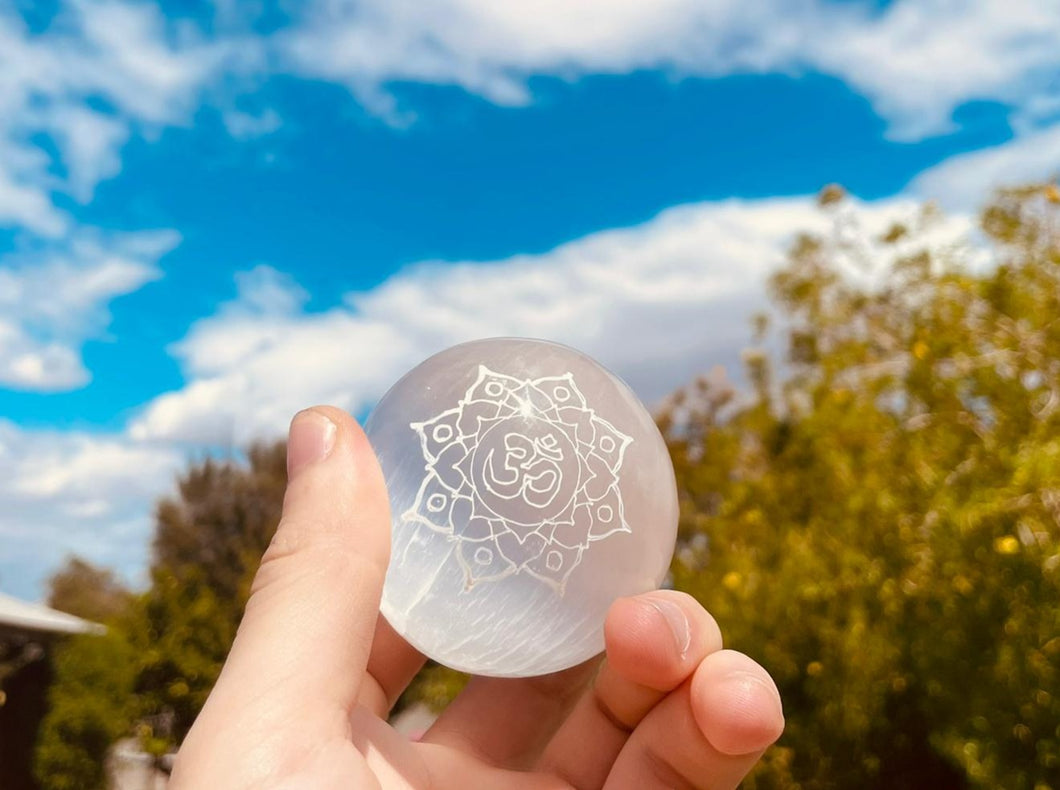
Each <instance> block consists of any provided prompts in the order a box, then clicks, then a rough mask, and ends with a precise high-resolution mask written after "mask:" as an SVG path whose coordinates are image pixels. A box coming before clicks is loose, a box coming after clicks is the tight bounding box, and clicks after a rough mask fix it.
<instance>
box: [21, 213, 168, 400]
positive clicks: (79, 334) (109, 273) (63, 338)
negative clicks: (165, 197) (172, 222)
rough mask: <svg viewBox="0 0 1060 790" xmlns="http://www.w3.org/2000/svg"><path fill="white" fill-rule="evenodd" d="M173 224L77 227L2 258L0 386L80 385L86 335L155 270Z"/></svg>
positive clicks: (99, 328)
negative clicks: (134, 229)
mask: <svg viewBox="0 0 1060 790" xmlns="http://www.w3.org/2000/svg"><path fill="white" fill-rule="evenodd" d="M178 240H179V236H178V235H177V234H176V233H175V232H173V231H150V232H148V231H141V232H139V233H125V234H120V233H119V234H115V233H101V232H95V231H90V230H81V231H79V232H77V233H75V234H74V236H73V237H72V238H70V239H66V240H64V241H62V242H60V243H56V242H46V243H43V244H39V245H35V246H34V247H33V248H32V249H30V250H27V251H24V252H21V253H16V254H12V255H9V256H7V257H5V258H4V260H3V262H2V263H0V386H7V387H11V388H14V389H26V390H40V391H54V390H64V389H71V388H74V387H78V386H81V385H83V384H85V383H87V381H88V380H89V373H88V371H87V370H86V369H85V367H84V364H83V363H82V361H81V347H82V345H83V344H84V343H85V341H86V340H89V339H92V338H98V337H100V336H101V335H102V334H103V333H104V332H105V330H106V328H107V324H108V323H109V322H110V314H109V312H108V310H107V305H108V304H109V303H110V302H111V300H113V299H114V298H115V297H118V296H121V295H123V294H127V293H130V292H132V291H135V290H136V289H138V288H140V287H141V286H142V285H143V284H144V283H146V282H149V281H150V280H153V279H155V278H157V277H158V276H159V275H160V272H159V269H158V266H157V261H158V259H159V258H160V257H161V256H162V255H164V254H165V253H166V252H168V251H169V250H171V249H172V248H173V247H174V246H175V245H176V244H177V242H178Z"/></svg>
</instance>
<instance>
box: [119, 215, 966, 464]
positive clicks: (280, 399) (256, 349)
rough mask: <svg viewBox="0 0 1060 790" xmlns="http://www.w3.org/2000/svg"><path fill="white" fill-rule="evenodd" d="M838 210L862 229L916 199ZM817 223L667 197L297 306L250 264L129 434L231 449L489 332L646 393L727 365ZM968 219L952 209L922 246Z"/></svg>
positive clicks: (368, 395)
mask: <svg viewBox="0 0 1060 790" xmlns="http://www.w3.org/2000/svg"><path fill="white" fill-rule="evenodd" d="M850 210H851V211H853V212H855V213H856V215H857V217H858V218H859V220H860V221H861V222H862V224H863V227H864V228H865V232H866V233H867V234H868V235H870V236H872V235H880V234H882V232H883V231H884V230H886V229H887V228H888V227H889V226H890V224H891V223H892V222H894V221H896V220H898V219H907V218H908V217H910V216H912V215H913V214H914V213H915V211H916V205H915V204H914V203H912V202H910V201H896V202H887V203H881V204H871V205H864V204H857V203H854V204H853V207H852V208H851V209H850ZM829 222H830V220H828V218H827V217H825V216H824V215H823V214H822V213H821V212H819V211H818V210H817V209H816V208H815V203H814V201H813V200H812V199H811V198H797V199H783V200H781V199H775V200H761V201H738V200H732V201H725V202H721V203H703V204H696V205H689V206H682V207H678V208H673V209H669V210H667V211H665V212H663V213H662V214H660V215H659V216H658V217H656V218H655V219H653V220H651V221H650V222H648V223H645V224H644V225H641V226H639V227H634V228H628V229H621V230H609V231H604V232H600V233H596V234H593V235H591V236H588V237H586V238H583V239H581V240H578V241H575V242H571V243H569V244H565V245H562V246H560V247H557V248H556V249H554V250H552V251H550V252H547V253H545V254H542V255H523V256H517V257H514V258H508V259H505V260H500V261H488V262H470V261H464V262H455V263H441V262H437V263H435V262H426V263H422V264H419V265H417V266H412V267H409V268H408V269H406V270H404V271H402V272H399V273H398V274H396V275H395V276H393V277H392V278H390V279H389V280H387V281H386V282H384V283H383V284H382V285H380V286H379V287H377V288H375V289H373V290H370V291H366V292H361V293H352V294H349V295H347V297H346V298H345V300H344V303H343V304H342V305H341V306H338V307H335V308H332V309H330V310H328V311H325V312H321V313H306V312H304V311H303V309H302V308H303V305H304V302H305V297H306V294H305V293H304V292H303V291H302V289H301V288H300V287H299V286H297V284H295V283H294V282H293V281H292V280H291V279H290V278H288V277H286V276H285V275H282V274H280V273H278V272H275V271H274V270H271V269H268V268H266V267H259V268H257V269H255V270H254V271H253V272H250V273H248V274H246V275H243V276H242V277H241V278H240V281H239V297H238V298H237V299H236V300H235V301H234V302H232V303H230V304H227V305H224V306H223V307H222V308H221V309H220V310H219V311H218V313H217V314H216V315H214V316H212V317H209V318H205V319H202V320H200V321H199V322H197V323H196V324H194V325H193V326H192V328H191V330H190V331H189V333H188V335H187V336H186V337H185V338H184V339H183V340H182V341H181V342H180V343H178V344H176V345H175V346H174V347H173V353H174V354H175V355H176V356H177V358H178V359H179V360H180V362H181V364H182V367H183V369H184V372H185V377H186V379H187V381H188V384H187V386H186V387H184V388H183V389H181V390H178V391H176V392H170V393H167V394H165V395H162V396H160V397H158V398H157V399H156V400H154V401H153V402H151V403H150V404H149V405H148V406H147V407H146V408H145V409H144V411H143V413H142V414H141V415H140V416H139V417H138V418H137V419H135V420H134V421H133V423H132V425H131V429H130V430H131V435H132V436H134V437H135V438H138V439H145V440H146V439H152V440H166V441H181V442H191V443H203V444H211V445H216V444H221V445H237V446H238V445H240V444H243V443H245V442H247V441H249V440H250V439H252V438H257V437H261V436H276V435H279V434H280V433H281V432H282V431H283V429H284V428H285V427H286V425H287V423H288V421H289V420H290V417H291V415H292V414H294V413H295V412H296V411H297V410H298V409H301V408H304V407H306V406H308V405H311V404H313V403H317V402H328V403H334V404H336V405H339V406H342V407H344V408H346V409H348V410H350V411H352V412H354V413H358V412H362V411H363V410H365V409H366V408H368V407H369V406H370V405H371V404H372V403H373V402H374V401H375V400H376V399H377V398H379V397H380V396H381V395H382V394H383V392H385V390H386V389H387V388H388V387H389V386H390V385H391V384H393V383H394V382H395V381H396V380H397V379H398V378H399V377H400V376H401V375H402V374H403V373H404V372H405V371H407V370H408V369H409V368H411V367H412V366H413V365H415V364H416V363H417V362H419V361H421V360H422V359H424V358H425V357H427V356H429V355H430V354H432V353H434V352H436V351H439V350H441V349H443V348H445V347H447V346H450V345H453V344H455V343H459V342H462V341H466V340H471V339H474V338H479V337H488V336H505V335H514V336H527V337H543V338H548V339H551V340H555V341H559V342H563V343H567V344H569V345H572V346H575V347H577V348H579V349H582V350H584V351H585V352H587V353H589V354H590V355H592V356H594V357H596V358H598V359H599V360H600V361H602V362H603V363H604V364H605V365H607V366H608V367H610V368H611V369H613V370H615V371H616V372H617V373H618V374H619V375H621V376H622V377H623V378H625V379H626V380H627V381H628V382H629V383H630V385H631V386H632V387H633V388H634V389H635V390H636V391H637V392H638V394H639V395H640V396H641V397H642V398H644V399H645V400H647V401H648V402H655V401H657V400H658V399H660V398H661V397H662V396H664V395H665V394H667V393H669V392H670V391H672V390H673V389H674V388H676V387H677V386H679V385H681V384H682V383H684V382H685V381H686V380H687V379H688V378H689V377H690V376H692V375H694V374H695V373H697V372H699V371H703V370H707V369H709V368H710V367H712V366H713V365H715V364H717V363H719V362H721V363H726V364H728V365H729V367H730V368H731V369H736V368H737V367H738V365H739V363H738V360H739V353H740V350H741V349H742V348H743V347H744V346H745V345H746V344H747V343H748V342H749V339H750V336H749V317H750V315H751V314H752V312H754V311H755V310H758V309H762V308H764V307H765V299H764V288H763V285H764V280H765V278H766V276H767V273H768V272H770V271H771V270H772V269H774V268H775V267H776V266H778V265H779V264H780V263H781V262H782V261H783V258H784V253H785V251H786V248H787V246H788V244H789V243H790V242H791V240H792V238H793V235H794V234H795V233H796V232H798V231H803V230H815V229H816V230H824V229H825V228H827V227H829V225H828V223H829ZM969 228H970V223H969V221H968V218H967V217H965V216H959V217H955V218H952V219H950V220H948V221H946V222H943V223H941V224H940V225H939V227H938V228H937V229H936V230H935V231H934V232H933V233H934V235H933V237H932V239H933V243H937V244H939V245H941V244H944V243H946V244H948V243H951V242H952V240H953V239H959V238H960V237H961V236H963V235H964V234H965V233H967V231H968V229H969ZM868 257H869V258H870V259H871V257H872V256H871V254H870V255H869V256H868ZM857 274H860V275H866V276H871V275H872V273H871V272H857Z"/></svg>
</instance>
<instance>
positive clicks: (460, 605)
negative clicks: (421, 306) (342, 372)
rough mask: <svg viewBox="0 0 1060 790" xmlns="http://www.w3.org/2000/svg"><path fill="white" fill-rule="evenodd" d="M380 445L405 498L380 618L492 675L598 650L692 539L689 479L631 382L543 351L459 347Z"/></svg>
mask: <svg viewBox="0 0 1060 790" xmlns="http://www.w3.org/2000/svg"><path fill="white" fill-rule="evenodd" d="M366 430H367V433H368V437H369V439H370V440H371V443H372V446H373V447H374V448H375V451H376V453H377V454H378V456H379V462H380V464H381V465H382V468H383V473H384V475H385V476H386V481H387V486H388V489H389V493H390V507H391V515H392V522H393V533H392V549H391V558H390V567H389V569H388V571H387V577H386V584H385V586H384V588H383V601H382V607H381V608H382V612H383V615H384V616H385V617H386V619H387V620H388V621H389V622H390V624H391V625H392V626H393V627H394V629H395V630H396V631H397V632H398V633H400V634H401V635H402V636H404V638H405V639H406V640H408V642H409V643H410V644H411V645H413V646H414V647H416V648H418V649H419V650H420V651H422V652H423V653H425V654H426V655H428V656H430V657H431V658H433V659H435V660H436V661H438V662H440V663H442V664H445V665H447V666H450V667H453V668H454V669H459V670H463V671H465V672H472V673H475V674H480V675H493V676H502V677H520V676H527V675H541V674H544V673H547V672H554V671H556V670H560V669H565V668H566V667H570V666H573V665H574V664H577V663H579V662H581V661H584V660H585V659H587V658H589V657H590V656H592V655H594V654H596V653H598V652H600V651H601V650H602V649H603V647H604V637H603V623H604V617H605V615H606V613H607V609H608V607H609V606H610V605H611V603H612V602H613V601H614V600H615V599H616V598H619V597H621V596H625V595H633V594H636V593H642V592H646V591H648V590H652V589H655V588H657V587H658V585H659V584H660V582H661V581H662V580H663V577H664V576H665V575H666V571H667V568H668V567H669V564H670V558H671V556H672V554H673V549H674V541H675V539H676V535H677V493H676V487H675V484H674V473H673V467H672V466H671V464H670V456H669V453H668V452H667V450H666V446H665V444H664V442H663V439H662V436H660V434H659V431H658V429H657V428H656V426H655V422H654V421H653V420H652V418H651V415H650V414H648V412H647V410H646V409H645V408H644V406H643V405H642V404H641V403H640V401H639V400H637V397H636V396H635V395H634V394H633V393H632V392H631V391H630V389H629V387H627V386H626V385H625V384H624V383H623V382H622V381H620V380H619V379H618V378H616V377H615V376H614V375H612V374H611V373H610V372H608V371H607V370H605V369H604V368H603V367H602V366H601V365H599V364H598V363H597V362H595V361H593V360H592V359H590V358H589V357H587V356H585V355H584V354H582V353H580V352H578V351H575V350H573V349H570V348H567V347H565V346H560V345H557V344H555V343H548V342H544V341H540V340H522V339H510V338H503V339H500V338H498V339H490V340H479V341H475V342H472V343H465V344H463V345H459V346H454V347H453V348H450V349H447V350H446V351H443V352H441V353H439V354H436V355H435V356H433V357H431V358H430V359H428V360H426V361H425V362H423V363H422V364H420V365H419V366H417V367H416V368H415V369H413V370H412V371H411V372H410V373H408V374H407V375H405V377H404V378H402V379H401V380H400V381H399V382H398V383H397V384H395V385H394V387H393V388H392V389H391V390H390V391H389V392H388V393H387V394H386V395H385V396H384V397H383V399H382V400H381V401H380V402H379V405H378V406H376V408H375V410H374V411H373V412H372V415H371V417H370V418H369V420H368V423H367V426H366Z"/></svg>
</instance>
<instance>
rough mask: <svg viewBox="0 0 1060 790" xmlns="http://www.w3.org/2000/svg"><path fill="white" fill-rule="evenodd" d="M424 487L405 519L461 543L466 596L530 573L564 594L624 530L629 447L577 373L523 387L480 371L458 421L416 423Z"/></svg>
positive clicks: (450, 414)
mask: <svg viewBox="0 0 1060 790" xmlns="http://www.w3.org/2000/svg"><path fill="white" fill-rule="evenodd" d="M410 427H411V428H412V429H413V430H414V431H415V432H416V433H417V434H418V435H419V438H420V445H421V447H422V450H423V457H424V460H425V461H426V465H425V467H424V469H425V472H426V476H425V477H424V481H423V484H422V485H421V486H420V489H419V492H418V494H417V496H416V501H415V503H414V504H413V506H412V507H411V508H409V510H408V511H406V512H405V513H404V514H403V517H404V519H405V520H406V521H412V522H417V523H420V524H423V525H425V526H427V527H429V528H431V529H433V530H436V531H438V532H442V533H444V534H445V535H447V536H449V537H450V539H452V540H454V541H457V542H458V544H459V545H458V546H457V551H456V555H457V557H458V560H459V562H460V564H461V566H462V568H463V570H464V576H465V581H466V584H467V587H468V588H471V587H472V586H474V585H475V584H477V583H479V582H483V581H495V580H497V579H503V578H505V577H507V576H510V575H512V574H516V573H527V574H530V575H531V576H534V577H536V578H538V579H540V580H541V581H543V582H546V583H548V584H550V585H552V586H553V587H554V588H555V589H556V590H557V592H559V593H560V594H562V592H563V589H564V586H565V584H566V582H567V579H568V578H569V577H570V574H571V573H572V572H573V571H574V569H575V568H576V567H577V566H578V564H579V563H580V562H581V558H582V554H583V553H584V552H585V551H586V550H588V549H589V547H590V545H591V544H592V543H593V542H595V541H599V540H603V539H604V538H607V537H609V536H611V535H614V534H616V533H620V532H629V531H630V528H629V525H628V524H627V523H626V521H625V515H624V508H623V505H622V497H621V495H620V493H619V488H618V480H619V478H618V475H619V471H620V469H621V466H622V460H623V457H624V455H625V451H626V448H627V447H628V446H629V444H630V443H631V442H632V439H631V438H630V437H629V436H627V435H625V434H624V433H622V432H621V431H619V430H618V429H617V428H615V427H614V426H613V425H611V423H609V422H608V421H607V420H604V419H602V418H600V417H599V416H598V415H597V414H596V413H595V411H594V410H593V409H591V408H589V406H588V405H587V404H586V401H585V397H584V396H583V395H582V393H581V391H580V390H579V389H578V387H577V385H576V384H575V382H574V376H573V375H572V374H571V373H565V374H563V375H560V376H550V377H544V378H537V379H520V378H516V377H513V376H506V375H504V374H501V373H497V372H495V371H492V370H490V369H489V368H487V367H485V366H484V365H480V366H479V369H478V377H477V378H476V380H475V383H474V384H472V385H471V387H470V388H469V389H468V391H467V393H466V394H465V395H464V397H463V398H462V399H461V400H460V401H459V402H458V404H457V406H456V407H455V408H452V409H448V410H446V411H443V412H442V413H441V414H439V415H438V416H436V417H434V418H433V419H430V420H427V421H425V422H415V423H411V424H410Z"/></svg>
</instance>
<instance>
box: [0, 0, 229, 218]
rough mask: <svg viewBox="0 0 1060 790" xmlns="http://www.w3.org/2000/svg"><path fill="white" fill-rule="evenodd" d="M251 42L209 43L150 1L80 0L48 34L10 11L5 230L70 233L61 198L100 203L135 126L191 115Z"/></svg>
mask: <svg viewBox="0 0 1060 790" xmlns="http://www.w3.org/2000/svg"><path fill="white" fill-rule="evenodd" d="M245 43H246V42H235V41H217V42H208V41H206V40H205V39H204V37H203V36H202V35H201V34H199V33H198V32H197V31H196V30H195V29H194V28H193V27H192V26H190V25H188V24H173V23H167V22H166V21H165V20H164V18H163V16H162V13H161V11H160V10H159V8H158V7H157V6H155V5H152V4H150V3H137V2H127V1H126V0H70V1H69V2H67V3H65V4H63V5H61V6H60V9H59V12H58V14H57V16H56V19H55V20H54V21H53V23H52V24H51V25H50V26H49V27H48V29H47V30H45V31H44V32H42V33H31V32H30V31H29V29H28V28H27V27H26V25H25V23H24V22H23V20H22V19H21V18H20V17H19V16H18V14H17V12H13V11H11V10H10V9H0V153H2V154H3V156H0V225H9V226H12V225H13V226H15V227H23V228H26V229H28V230H31V231H33V232H35V233H37V234H41V235H51V236H55V235H59V234H60V233H61V232H62V231H63V229H64V228H65V227H66V225H67V224H68V221H67V220H66V218H65V217H63V215H62V212H60V211H59V210H58V209H56V207H55V205H54V203H53V202H52V199H51V194H52V193H53V192H55V191H63V192H67V193H69V194H71V195H72V196H73V197H74V198H75V199H77V200H79V201H82V202H85V201H87V200H88V199H90V198H91V196H92V192H93V190H94V189H95V186H96V184H97V183H99V181H100V180H102V179H105V178H109V177H111V176H114V175H115V174H117V173H118V172H119V171H120V169H121V159H120V150H121V147H122V146H123V145H124V144H125V142H126V140H127V139H128V138H129V136H130V134H131V132H132V130H133V129H136V128H139V129H147V130H150V129H152V128H156V127H158V126H160V125H164V124H176V123H183V122H185V121H187V120H188V119H189V118H190V117H191V115H192V113H193V112H194V110H195V109H196V107H197V105H198V100H199V95H200V92H201V91H202V89H203V88H204V87H205V86H206V85H207V84H208V83H209V82H210V81H211V80H212V79H213V78H214V77H216V76H217V75H218V74H219V73H220V72H221V70H222V67H224V66H226V65H231V63H232V62H233V61H234V59H235V56H236V54H238V52H239V50H240V47H241V46H243V45H244V44H245ZM89 101H91V102H92V105H91V106H90V105H89V103H88V102H89ZM39 135H46V136H48V137H50V138H51V139H52V140H53V142H54V144H55V146H56V148H57V150H58V162H53V161H52V158H51V156H50V155H48V154H47V153H45V151H46V150H47V149H45V148H42V147H41V146H40V145H39V144H38V143H37V140H36V137H37V136H39ZM55 164H60V165H61V166H62V168H63V169H65V172H66V175H65V177H57V176H56V175H55V169H54V167H53V165H55Z"/></svg>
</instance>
